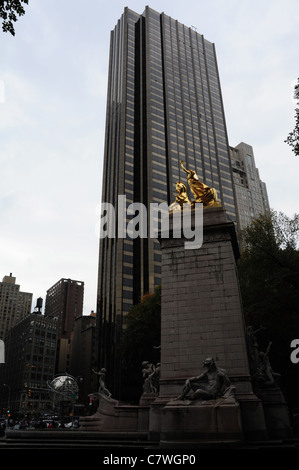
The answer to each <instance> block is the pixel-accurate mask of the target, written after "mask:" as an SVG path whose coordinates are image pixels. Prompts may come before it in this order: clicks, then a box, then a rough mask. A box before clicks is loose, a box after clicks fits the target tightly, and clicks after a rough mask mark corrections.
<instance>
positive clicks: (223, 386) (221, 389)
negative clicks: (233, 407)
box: [178, 357, 235, 400]
mask: <svg viewBox="0 0 299 470" xmlns="http://www.w3.org/2000/svg"><path fill="white" fill-rule="evenodd" d="M203 366H204V367H205V368H206V369H207V370H206V371H205V372H203V373H202V374H201V375H199V376H198V377H191V378H190V379H188V380H187V381H186V383H185V386H184V388H183V391H182V394H181V395H180V396H179V397H178V399H179V400H185V399H186V398H188V399H191V400H212V399H215V398H220V397H234V390H235V389H234V387H232V386H231V384H230V380H229V378H228V376H227V374H226V372H225V370H224V369H220V368H218V367H217V366H216V364H215V361H214V359H213V358H211V357H208V358H207V359H205V360H204V361H203ZM190 392H191V395H190V396H189V395H188V394H189V393H190ZM192 392H193V393H192Z"/></svg>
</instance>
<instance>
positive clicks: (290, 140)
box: [285, 78, 299, 156]
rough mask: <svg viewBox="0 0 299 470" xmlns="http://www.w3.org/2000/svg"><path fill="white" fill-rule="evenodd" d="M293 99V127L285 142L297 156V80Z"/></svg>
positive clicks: (298, 124) (298, 94) (298, 141)
mask: <svg viewBox="0 0 299 470" xmlns="http://www.w3.org/2000/svg"><path fill="white" fill-rule="evenodd" d="M294 98H295V100H297V106H298V107H297V108H296V109H295V127H294V130H293V131H292V132H290V133H289V135H288V137H287V139H286V140H285V142H286V143H287V144H288V145H290V147H291V148H292V151H293V152H294V154H295V155H297V156H298V155H299V78H298V79H297V84H296V85H295V89H294Z"/></svg>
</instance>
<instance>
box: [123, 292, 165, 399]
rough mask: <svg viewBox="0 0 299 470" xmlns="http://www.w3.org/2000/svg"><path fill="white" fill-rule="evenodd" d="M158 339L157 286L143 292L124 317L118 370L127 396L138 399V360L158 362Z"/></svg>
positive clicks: (159, 309) (140, 373) (158, 298)
mask: <svg viewBox="0 0 299 470" xmlns="http://www.w3.org/2000/svg"><path fill="white" fill-rule="evenodd" d="M160 339H161V287H156V289H155V291H154V293H148V294H146V295H144V296H143V297H142V299H141V301H140V303H139V304H137V305H134V306H133V307H131V309H130V310H129V312H128V315H127V316H126V319H125V330H124V333H123V338H122V344H121V355H122V370H123V371H124V377H125V384H124V385H125V390H126V395H127V396H128V398H132V397H133V398H135V399H136V400H137V399H139V398H140V396H141V394H142V385H143V380H142V362H143V361H149V362H153V363H157V362H159V361H160V358H159V356H160V352H159V349H157V347H159V346H160Z"/></svg>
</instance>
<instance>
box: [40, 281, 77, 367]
mask: <svg viewBox="0 0 299 470" xmlns="http://www.w3.org/2000/svg"><path fill="white" fill-rule="evenodd" d="M83 300H84V282H82V281H75V280H73V279H60V280H59V281H58V282H56V284H54V285H53V286H52V287H51V288H50V289H48V290H47V295H46V304H45V317H51V318H54V317H56V318H57V319H58V324H57V355H56V369H55V373H56V374H58V373H65V372H69V367H70V343H71V336H72V331H73V328H74V323H75V319H76V318H78V317H81V316H82V313H83Z"/></svg>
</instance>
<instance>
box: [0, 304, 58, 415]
mask: <svg viewBox="0 0 299 470" xmlns="http://www.w3.org/2000/svg"><path fill="white" fill-rule="evenodd" d="M56 327H57V318H50V317H45V316H44V315H41V314H40V313H38V312H34V313H30V314H28V315H26V316H25V317H24V318H23V319H22V320H21V321H19V322H18V323H17V324H16V325H15V326H14V327H13V328H11V329H10V330H9V332H8V333H7V335H6V337H5V356H6V357H5V361H6V362H5V365H4V367H0V383H2V384H3V383H6V384H9V385H8V386H9V396H6V397H5V396H3V394H2V396H1V394H0V405H1V406H0V408H2V407H3V406H7V405H8V401H10V404H9V405H10V410H11V411H12V412H15V413H21V414H25V413H29V412H31V413H36V414H37V413H38V412H41V411H42V412H51V411H53V403H52V402H51V400H50V398H49V394H48V391H47V383H48V381H49V380H51V379H52V378H53V376H54V374H55V354H56Z"/></svg>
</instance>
